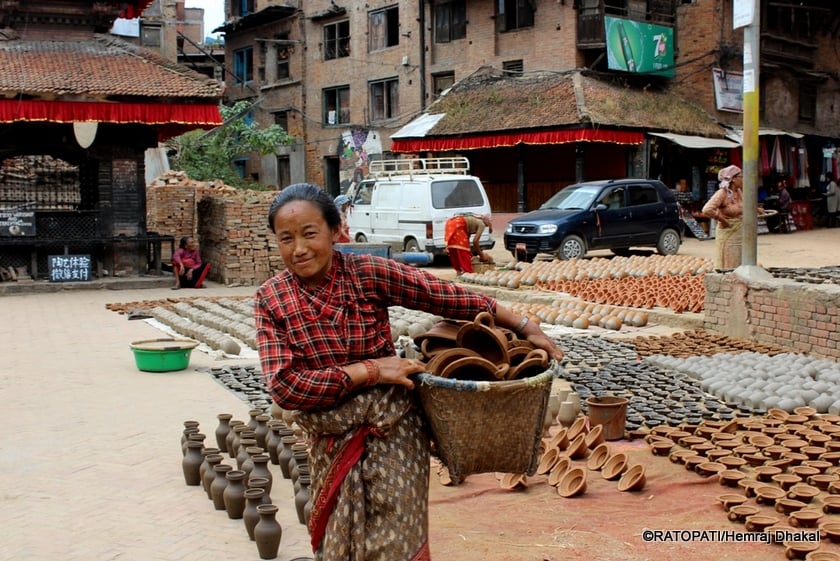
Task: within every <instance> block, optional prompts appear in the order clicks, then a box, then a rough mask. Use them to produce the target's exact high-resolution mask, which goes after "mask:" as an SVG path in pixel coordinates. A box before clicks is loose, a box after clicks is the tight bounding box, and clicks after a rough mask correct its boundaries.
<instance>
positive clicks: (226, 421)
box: [214, 413, 233, 451]
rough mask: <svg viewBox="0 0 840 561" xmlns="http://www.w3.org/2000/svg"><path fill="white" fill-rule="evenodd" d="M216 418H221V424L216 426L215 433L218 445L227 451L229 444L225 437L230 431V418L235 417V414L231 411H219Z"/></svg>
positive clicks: (220, 448)
mask: <svg viewBox="0 0 840 561" xmlns="http://www.w3.org/2000/svg"><path fill="white" fill-rule="evenodd" d="M216 418H217V419H219V425H218V426H217V427H216V430H215V434H214V436H215V437H216V445H217V446H218V447H219V450H225V451H226V450H227V444H226V443H225V439H226V438H227V435H228V433H229V432H230V420H231V419H233V415H231V414H230V413H219V414H218V415H216Z"/></svg>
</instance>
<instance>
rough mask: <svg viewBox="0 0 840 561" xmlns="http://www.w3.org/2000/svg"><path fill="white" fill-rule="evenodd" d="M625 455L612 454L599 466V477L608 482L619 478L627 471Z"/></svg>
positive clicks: (620, 453)
mask: <svg viewBox="0 0 840 561" xmlns="http://www.w3.org/2000/svg"><path fill="white" fill-rule="evenodd" d="M627 461H628V459H627V454H625V453H623V452H618V453H616V454H613V455H612V456H610V457H609V458H607V460H606V461H605V462H604V465H603V466H601V477H603V478H604V479H606V480H608V481H612V480H615V479H618V478H620V477H621V474H623V473H624V472H625V471H627Z"/></svg>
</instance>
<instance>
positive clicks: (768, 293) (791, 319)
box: [704, 273, 840, 360]
mask: <svg viewBox="0 0 840 561" xmlns="http://www.w3.org/2000/svg"><path fill="white" fill-rule="evenodd" d="M705 306H706V310H705V316H706V317H705V323H704V327H705V328H706V329H709V330H712V331H716V332H719V333H723V334H725V335H729V336H732V337H739V338H747V339H753V340H755V341H758V342H760V343H772V344H776V345H781V346H784V347H788V348H790V349H792V350H794V351H798V352H803V353H808V354H811V355H815V356H821V357H827V358H833V359H835V360H836V359H840V331H838V329H837V321H838V315H840V286H837V285H834V284H807V283H802V282H794V281H792V280H787V279H772V280H766V281H756V280H749V281H748V280H745V279H744V278H742V277H740V276H738V275H735V274H732V273H728V274H707V275H706V304H705Z"/></svg>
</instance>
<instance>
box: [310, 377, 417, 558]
mask: <svg viewBox="0 0 840 561" xmlns="http://www.w3.org/2000/svg"><path fill="white" fill-rule="evenodd" d="M418 407H419V406H418V404H417V403H416V402H415V401H414V399H413V397H412V394H411V393H410V391H409V390H407V389H406V388H404V387H399V386H385V387H382V386H380V387H376V388H373V389H371V390H369V391H365V392H363V393H360V394H358V395H356V396H354V397H353V398H352V399H350V400H348V401H347V402H345V403H343V404H341V405H340V406H338V407H336V408H335V409H330V410H328V411H315V412H297V413H296V414H297V422H298V424H300V426H301V427H302V428H303V429H304V430H306V431H307V433H308V434H309V435H310V437H311V438H312V445H311V449H310V462H311V463H310V471H311V475H312V487H311V493H312V497H313V507H312V515H311V517H310V520H309V533H310V536H311V538H312V549H313V551H315V558H316V560H317V561H429V559H430V555H429V543H428V527H429V523H428V481H429V466H430V464H429V438H428V434H427V432H426V427H425V425H424V422H423V418H422V416H421V415H420V413H419V409H418ZM395 490H399V492H395Z"/></svg>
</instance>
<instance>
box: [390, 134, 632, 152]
mask: <svg viewBox="0 0 840 561" xmlns="http://www.w3.org/2000/svg"><path fill="white" fill-rule="evenodd" d="M644 141H645V133H644V132H636V131H624V130H615V129H612V130H611V129H603V128H599V129H564V130H552V131H542V132H516V133H500V134H481V135H476V136H457V137H429V138H394V139H392V141H391V152H412V153H415V152H449V151H456V150H475V149H478V148H502V147H510V146H516V145H517V144H566V143H569V142H610V143H613V144H642V143H643V142H644Z"/></svg>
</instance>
